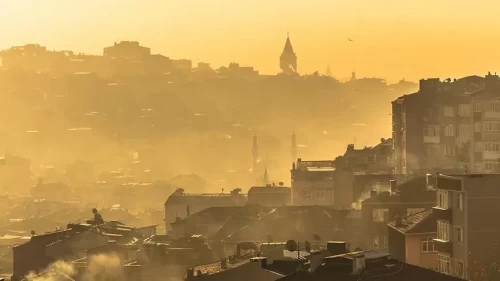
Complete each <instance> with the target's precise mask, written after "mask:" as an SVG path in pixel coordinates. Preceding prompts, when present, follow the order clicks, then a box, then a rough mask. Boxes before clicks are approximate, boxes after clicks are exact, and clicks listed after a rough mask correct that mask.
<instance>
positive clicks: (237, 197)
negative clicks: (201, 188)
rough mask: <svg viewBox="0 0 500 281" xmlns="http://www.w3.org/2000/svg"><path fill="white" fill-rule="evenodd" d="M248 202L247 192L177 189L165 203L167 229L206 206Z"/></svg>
mask: <svg viewBox="0 0 500 281" xmlns="http://www.w3.org/2000/svg"><path fill="white" fill-rule="evenodd" d="M246 203H247V196H246V194H240V193H234V192H232V193H205V194H188V193H184V191H182V190H177V191H176V192H174V193H172V194H171V195H170V196H169V197H168V199H167V201H166V202H165V204H164V207H165V227H166V231H167V233H168V232H170V231H171V230H172V226H171V223H172V222H174V221H176V220H179V219H180V218H185V217H189V216H190V215H191V214H194V213H196V212H200V211H203V210H204V209H206V208H210V207H231V206H243V205H245V204H246Z"/></svg>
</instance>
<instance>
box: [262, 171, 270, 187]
mask: <svg viewBox="0 0 500 281" xmlns="http://www.w3.org/2000/svg"><path fill="white" fill-rule="evenodd" d="M262 179H263V182H264V185H267V184H268V183H269V178H268V176H267V167H266V168H265V169H264V177H263V178H262Z"/></svg>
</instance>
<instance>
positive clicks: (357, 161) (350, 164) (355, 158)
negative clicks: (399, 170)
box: [335, 139, 394, 174]
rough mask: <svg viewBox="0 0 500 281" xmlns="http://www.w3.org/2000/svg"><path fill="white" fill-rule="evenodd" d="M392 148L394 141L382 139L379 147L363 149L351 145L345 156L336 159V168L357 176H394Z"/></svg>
mask: <svg viewBox="0 0 500 281" xmlns="http://www.w3.org/2000/svg"><path fill="white" fill-rule="evenodd" d="M392 146H393V145H392V139H381V140H380V143H379V144H378V145H376V146H374V147H364V148H362V149H356V148H355V147H354V144H349V145H348V146H347V149H346V152H345V153H344V155H343V156H339V157H337V158H336V159H335V167H336V168H337V169H343V170H348V171H351V172H353V173H355V174H392V173H393V172H394V167H393V163H392V161H393V157H392Z"/></svg>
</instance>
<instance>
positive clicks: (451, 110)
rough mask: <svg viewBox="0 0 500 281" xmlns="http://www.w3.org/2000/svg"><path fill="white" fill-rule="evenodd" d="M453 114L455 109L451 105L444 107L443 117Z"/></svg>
mask: <svg viewBox="0 0 500 281" xmlns="http://www.w3.org/2000/svg"><path fill="white" fill-rule="evenodd" d="M454 115H455V110H454V108H453V106H445V107H444V117H453V116H454Z"/></svg>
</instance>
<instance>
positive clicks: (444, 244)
mask: <svg viewBox="0 0 500 281" xmlns="http://www.w3.org/2000/svg"><path fill="white" fill-rule="evenodd" d="M433 241H434V249H435V250H436V251H438V252H440V253H447V254H453V253H452V247H451V242H450V241H447V240H441V239H433Z"/></svg>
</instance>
